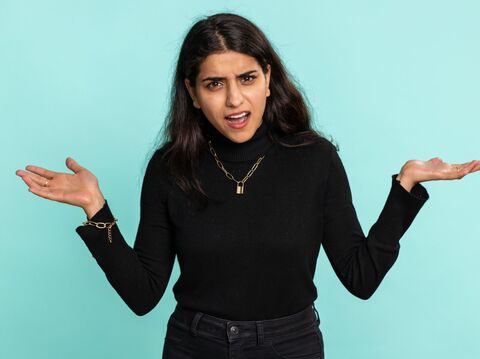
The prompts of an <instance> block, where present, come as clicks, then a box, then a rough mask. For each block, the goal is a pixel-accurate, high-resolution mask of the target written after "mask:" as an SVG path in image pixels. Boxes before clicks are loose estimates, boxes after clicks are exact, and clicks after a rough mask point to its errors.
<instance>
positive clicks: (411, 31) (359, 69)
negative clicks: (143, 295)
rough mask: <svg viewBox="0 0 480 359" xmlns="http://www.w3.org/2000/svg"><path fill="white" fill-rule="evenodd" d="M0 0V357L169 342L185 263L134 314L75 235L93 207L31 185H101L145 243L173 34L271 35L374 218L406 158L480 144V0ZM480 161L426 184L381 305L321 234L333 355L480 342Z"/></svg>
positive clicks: (464, 350) (328, 344)
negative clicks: (341, 275) (253, 27)
mask: <svg viewBox="0 0 480 359" xmlns="http://www.w3.org/2000/svg"><path fill="white" fill-rule="evenodd" d="M290 4H291V2H290V1H288V2H287V1H284V2H283V3H282V2H278V1H272V0H271V1H262V2H259V1H238V2H235V4H232V3H231V2H227V1H208V5H206V2H204V1H175V2H168V3H166V2H161V1H140V2H139V1H92V0H89V1H86V0H82V1H53V0H45V1H20V0H2V1H1V2H0V118H1V123H2V125H1V128H2V129H1V131H0V139H1V141H0V143H1V148H0V153H1V155H0V156H1V157H0V159H1V163H0V164H1V169H2V177H1V178H2V183H1V197H2V202H3V204H4V205H3V206H1V209H0V211H1V213H0V214H1V217H2V219H3V222H2V225H1V226H0V230H1V235H0V241H1V243H0V244H1V246H0V248H1V249H0V301H1V303H0V304H1V305H0V357H1V358H22V359H23V358H37V359H43V358H45V359H46V358H49V359H50V358H72V359H75V358H117V359H120V358H133V357H137V358H142V359H147V358H152V359H153V358H160V357H161V354H162V348H163V339H164V334H165V328H166V321H167V319H168V316H169V315H170V313H171V312H172V311H173V308H174V305H175V301H174V298H173V295H172V292H171V288H172V285H173V284H174V283H175V281H176V279H177V277H178V266H177V264H175V268H174V272H173V274H172V277H171V279H170V282H169V286H168V288H167V291H166V294H165V295H164V297H163V298H162V300H161V302H160V303H159V304H158V305H157V307H156V308H155V309H154V310H153V311H152V312H151V313H149V314H148V315H146V316H144V317H137V316H136V315H135V314H133V312H131V311H130V310H129V309H128V307H127V306H126V305H125V304H124V303H123V301H122V300H121V298H120V297H119V296H118V295H117V294H116V292H115V291H114V289H113V288H112V287H111V286H110V284H109V283H108V282H107V280H106V278H105V276H104V274H103V272H102V271H101V269H100V268H99V267H98V266H97V264H96V262H95V260H94V259H93V257H92V256H91V255H90V252H88V250H87V248H86V247H85V245H84V243H83V242H82V241H81V239H80V237H79V236H78V235H77V234H76V232H75V227H76V226H78V225H79V224H81V221H83V220H84V219H85V216H84V213H83V210H82V209H80V208H78V207H72V206H68V205H65V204H61V203H58V202H52V201H47V200H45V199H43V198H40V197H37V196H35V195H34V194H32V193H30V192H28V191H27V186H26V185H25V184H24V183H23V181H22V180H21V179H20V177H17V176H15V171H16V170H17V169H23V168H24V167H25V166H26V165H27V164H34V165H39V166H42V167H45V168H48V169H51V170H55V171H66V172H69V170H68V169H67V168H66V166H65V159H66V157H67V156H71V157H73V158H74V159H76V160H77V161H78V162H79V163H80V164H81V165H83V166H85V167H87V168H88V169H90V170H91V171H92V172H93V173H94V174H95V175H96V176H97V177H98V178H99V181H100V187H101V189H102V191H103V193H104V195H105V197H106V198H107V199H108V200H109V203H110V206H111V208H112V211H113V212H114V214H115V216H116V217H117V218H118V219H119V222H118V225H119V227H120V229H121V231H122V233H123V235H124V236H125V238H126V240H127V242H128V243H129V244H130V245H133V240H134V236H135V234H136V230H137V225H138V220H139V195H140V186H141V182H142V179H143V170H144V166H145V164H146V158H147V157H146V156H147V154H148V152H149V151H150V150H151V149H152V146H153V145H154V140H155V137H156V134H157V133H158V132H159V131H160V128H161V125H162V122H163V119H164V116H165V114H166V111H167V105H168V90H169V86H170V84H171V75H172V71H173V68H174V62H175V59H176V56H177V54H178V48H179V46H180V43H181V41H182V39H183V36H184V35H185V33H186V31H187V30H188V29H189V28H190V26H191V25H192V24H193V23H194V21H195V20H196V19H197V17H198V16H202V15H209V14H213V13H215V12H220V11H234V12H237V13H238V14H240V15H244V16H246V17H248V18H249V19H251V20H252V21H254V22H255V23H256V24H257V25H258V26H259V27H260V28H261V29H263V30H264V32H265V33H266V34H267V36H268V37H269V39H270V40H271V41H272V43H273V45H274V46H275V48H276V49H277V50H278V52H279V54H280V56H281V57H282V59H283V60H284V62H285V64H286V66H287V68H288V69H289V70H290V72H291V73H292V74H293V76H294V77H295V79H296V80H297V81H298V83H299V84H300V86H301V87H302V88H303V90H304V91H305V93H306V95H307V98H308V100H309V101H310V103H311V105H312V108H313V116H314V119H315V123H316V126H317V128H318V129H320V130H321V131H323V132H325V133H326V134H328V135H332V136H333V138H334V139H335V140H336V141H337V142H338V144H339V145H340V148H341V150H340V156H341V158H342V159H343V162H344V165H345V168H346V170H347V174H348V176H349V180H350V185H351V189H352V193H353V200H354V205H355V208H356V210H357V213H358V215H359V219H360V222H361V224H362V226H363V229H364V232H365V234H367V233H368V230H369V229H370V227H371V225H372V224H373V223H374V222H375V221H376V219H377V218H378V215H379V213H380V211H381V209H382V207H383V205H384V203H385V200H386V196H387V194H388V191H389V189H390V185H391V178H390V176H391V175H392V174H394V173H397V172H398V171H399V170H400V168H401V166H402V165H403V164H404V163H405V162H406V161H407V160H409V159H421V160H428V159H430V158H432V157H435V156H440V157H441V158H442V159H443V160H444V161H446V162H456V163H460V162H467V161H470V160H472V159H480V154H479V149H478V148H479V145H478V143H479V141H478V134H479V130H480V124H479V117H480V116H479V114H480V109H479V93H480V92H479V83H480V73H479V63H480V50H479V45H478V44H479V42H478V41H479V40H478V39H479V37H480V22H479V18H480V17H479V15H480V5H479V3H478V2H477V1H473V0H472V1H459V0H457V1H412V0H403V1H296V2H295V3H294V6H291V5H290ZM479 184H480V176H479V173H474V174H472V175H469V176H466V177H465V178H464V179H462V180H460V181H445V182H440V181H435V182H427V183H424V186H425V187H426V188H427V190H428V192H429V194H430V196H431V197H430V200H429V201H428V202H427V203H426V204H425V206H424V207H423V208H422V210H421V211H420V213H419V214H418V216H417V218H416V219H415V221H414V223H413V224H412V226H411V227H410V229H409V230H408V231H407V233H406V234H405V235H404V237H403V238H402V240H401V250H400V256H399V258H398V260H397V262H396V264H395V265H394V266H393V268H392V269H391V270H390V271H389V273H388V274H387V276H386V277H385V279H384V281H383V283H382V284H381V286H380V287H379V289H378V290H377V292H376V293H375V294H374V295H373V297H372V298H371V299H369V300H368V301H363V300H360V299H358V298H356V297H354V296H352V295H351V294H349V293H348V292H347V290H346V289H345V288H343V287H342V285H341V284H340V282H339V280H338V279H337V278H336V277H335V274H334V273H333V270H332V268H331V266H330V264H329V262H328V261H327V259H326V257H325V254H324V252H323V250H322V251H321V254H320V256H319V260H318V267H317V274H316V277H315V283H316V285H317V288H318V292H319V298H318V299H317V301H316V306H317V308H318V310H319V313H320V317H321V329H322V331H323V333H324V340H325V354H326V358H327V359H343V358H369V359H375V358H379V359H380V358H382V359H383V358H390V359H396V358H398V359H404V358H438V359H440V358H452V357H454V358H479V357H480V349H479V347H478V342H479V340H480V330H479V326H478V323H479V322H480V310H479V307H478V304H479V303H480V284H479V280H478V272H479V266H478V253H479V250H480V244H479V243H480V241H479V235H478V233H479V230H478V201H479V197H480V196H479V192H478V188H479Z"/></svg>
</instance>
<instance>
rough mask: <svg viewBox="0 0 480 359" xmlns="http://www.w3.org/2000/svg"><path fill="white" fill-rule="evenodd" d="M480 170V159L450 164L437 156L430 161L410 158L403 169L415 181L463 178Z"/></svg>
mask: <svg viewBox="0 0 480 359" xmlns="http://www.w3.org/2000/svg"><path fill="white" fill-rule="evenodd" d="M479 170H480V161H478V160H473V161H470V162H465V163H461V164H450V163H446V162H443V161H442V159H441V158H440V157H435V158H432V159H430V160H428V161H419V160H410V161H407V162H406V163H405V165H404V166H403V168H402V171H403V172H404V173H405V174H407V175H408V177H409V178H410V179H411V181H412V182H414V183H417V182H425V181H435V180H455V179H461V178H463V177H465V176H466V175H467V174H469V173H473V172H476V171H479Z"/></svg>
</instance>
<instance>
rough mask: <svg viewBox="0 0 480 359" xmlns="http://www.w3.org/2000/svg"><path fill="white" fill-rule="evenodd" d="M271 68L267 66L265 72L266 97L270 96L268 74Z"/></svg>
mask: <svg viewBox="0 0 480 359" xmlns="http://www.w3.org/2000/svg"><path fill="white" fill-rule="evenodd" d="M271 69H272V67H271V66H270V64H267V72H266V73H265V81H266V86H267V97H268V96H270V74H271Z"/></svg>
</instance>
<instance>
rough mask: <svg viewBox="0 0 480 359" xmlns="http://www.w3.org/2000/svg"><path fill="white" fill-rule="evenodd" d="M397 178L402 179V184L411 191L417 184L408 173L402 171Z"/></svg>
mask: <svg viewBox="0 0 480 359" xmlns="http://www.w3.org/2000/svg"><path fill="white" fill-rule="evenodd" d="M396 180H398V181H400V185H401V186H402V187H403V188H405V190H406V191H407V192H409V193H410V191H411V190H412V188H413V187H414V186H415V185H416V182H415V181H413V180H412V179H411V178H410V177H409V176H408V175H406V174H405V173H402V172H400V173H399V174H398V175H397V177H396Z"/></svg>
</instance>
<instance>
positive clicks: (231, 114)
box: [225, 111, 250, 117]
mask: <svg viewBox="0 0 480 359" xmlns="http://www.w3.org/2000/svg"><path fill="white" fill-rule="evenodd" d="M244 112H247V113H249V114H250V111H239V112H235V113H229V114H228V115H226V116H225V117H228V116H237V115H240V114H241V113H244Z"/></svg>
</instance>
